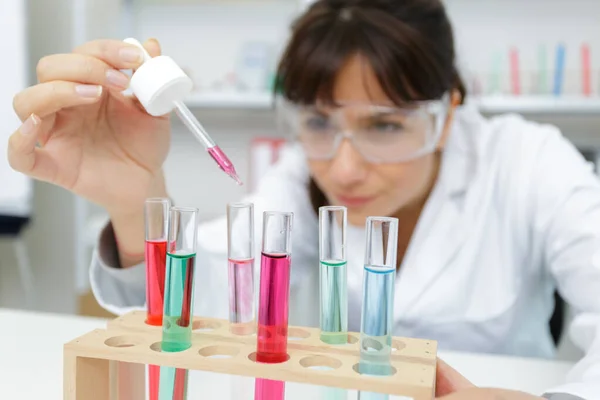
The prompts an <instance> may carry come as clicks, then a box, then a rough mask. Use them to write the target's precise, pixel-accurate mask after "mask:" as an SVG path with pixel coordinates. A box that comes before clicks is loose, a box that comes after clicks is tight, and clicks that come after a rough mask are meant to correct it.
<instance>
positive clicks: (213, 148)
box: [174, 101, 243, 185]
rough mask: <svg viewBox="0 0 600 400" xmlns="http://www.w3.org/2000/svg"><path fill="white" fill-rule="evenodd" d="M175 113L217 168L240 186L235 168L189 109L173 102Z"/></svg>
mask: <svg viewBox="0 0 600 400" xmlns="http://www.w3.org/2000/svg"><path fill="white" fill-rule="evenodd" d="M174 104H175V113H176V114H177V115H178V116H179V118H180V119H181V120H182V121H183V123H184V124H185V125H186V126H187V127H188V129H189V130H190V131H191V132H192V133H193V134H194V135H195V136H196V138H197V139H198V140H199V141H200V142H201V143H202V144H203V145H204V147H205V148H206V151H208V154H210V156H211V157H212V158H213V160H215V162H216V163H217V164H218V165H219V167H220V168H221V169H222V170H223V171H224V172H225V173H226V174H227V175H229V176H230V177H231V178H232V179H233V180H234V181H236V182H237V184H238V185H242V184H243V183H242V181H241V180H240V178H239V176H238V175H237V172H236V171H235V167H234V166H233V164H232V162H231V161H229V158H227V156H226V155H225V153H223V150H221V148H220V147H219V146H217V144H216V143H215V142H214V141H213V140H212V138H211V137H210V136H209V135H208V133H206V130H205V129H204V127H203V126H202V125H201V124H200V121H198V119H197V118H196V117H195V116H194V114H192V112H191V111H190V109H189V108H187V107H186V105H185V104H184V103H183V102H181V101H176V102H174Z"/></svg>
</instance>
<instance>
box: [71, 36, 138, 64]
mask: <svg viewBox="0 0 600 400" xmlns="http://www.w3.org/2000/svg"><path fill="white" fill-rule="evenodd" d="M73 52H74V53H76V54H85V55H88V56H92V57H95V58H97V59H100V60H102V61H104V62H105V63H107V64H108V65H110V66H111V67H113V68H115V69H135V68H137V67H139V66H140V65H141V63H142V61H143V60H144V55H143V53H142V50H141V49H139V48H138V47H137V46H135V45H133V44H129V43H125V42H123V41H121V40H112V39H110V40H109V39H102V40H93V41H91V42H87V43H85V44H83V45H81V46H79V47H77V48H76V49H75V50H74V51H73Z"/></svg>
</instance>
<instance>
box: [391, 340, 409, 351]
mask: <svg viewBox="0 0 600 400" xmlns="http://www.w3.org/2000/svg"><path fill="white" fill-rule="evenodd" d="M405 347H406V343H404V342H403V341H401V340H395V339H394V340H392V351H399V350H403V349H404V348H405Z"/></svg>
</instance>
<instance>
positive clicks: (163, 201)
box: [144, 197, 172, 242]
mask: <svg viewBox="0 0 600 400" xmlns="http://www.w3.org/2000/svg"><path fill="white" fill-rule="evenodd" d="M158 205H162V206H163V209H162V214H163V215H162V216H163V232H162V236H161V237H160V238H150V236H152V235H150V230H151V229H150V226H151V225H150V224H149V223H148V222H149V218H148V217H149V216H150V214H152V210H151V208H152V207H154V206H158ZM171 207H172V205H171V199H169V198H168V197H149V198H147V199H146V200H145V201H144V237H145V240H146V241H148V242H160V241H166V240H167V238H168V236H169V213H170V210H171Z"/></svg>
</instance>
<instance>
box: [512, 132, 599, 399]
mask: <svg viewBox="0 0 600 400" xmlns="http://www.w3.org/2000/svg"><path fill="white" fill-rule="evenodd" d="M522 133H523V134H529V133H530V132H522ZM534 133H535V132H534ZM543 133H544V135H546V136H545V137H544V138H543V139H542V145H541V146H539V148H537V149H536V151H535V153H534V154H532V155H531V157H532V161H531V164H529V165H528V167H529V168H527V167H524V168H523V170H522V171H521V172H522V173H523V174H525V175H527V176H528V177H529V178H528V179H527V185H528V187H529V189H528V208H527V213H528V215H529V216H530V221H531V223H532V225H531V226H532V229H533V231H532V234H533V236H534V237H536V239H535V241H536V242H537V243H538V244H539V246H540V248H541V249H542V251H543V253H544V257H543V261H544V263H545V266H546V268H547V270H548V271H549V272H550V273H551V274H552V276H553V277H554V278H555V280H556V283H557V286H558V290H559V292H560V294H561V296H562V297H563V298H564V299H565V300H566V301H567V302H568V303H569V304H570V305H571V307H572V308H573V310H574V312H575V319H574V321H573V322H572V324H571V326H570V334H571V337H572V339H573V341H574V342H575V343H576V344H577V345H578V346H579V347H580V348H581V349H582V350H584V351H585V356H584V357H583V359H581V360H580V361H579V362H578V363H577V364H576V366H575V368H574V369H573V370H572V371H571V373H570V374H569V376H568V383H566V384H565V385H563V386H561V387H559V388H555V389H551V390H550V389H549V391H548V392H549V393H548V395H547V397H548V398H552V399H554V398H557V399H562V398H569V397H560V396H558V394H557V395H556V397H551V394H552V393H566V394H571V395H573V396H579V397H580V398H583V399H598V398H600V180H599V179H598V177H597V176H596V175H595V174H594V172H593V169H592V168H591V166H590V165H589V164H588V163H587V162H586V161H585V159H584V158H583V157H582V156H581V154H580V153H579V152H578V151H577V150H576V149H575V148H574V147H573V146H572V145H571V144H570V143H569V142H567V140H566V139H564V138H563V137H562V136H561V135H560V133H559V132H558V131H557V130H555V129H551V128H546V129H544V130H543ZM528 169H529V170H528ZM523 182H524V181H523ZM563 396H565V395H563ZM571 398H577V397H571Z"/></svg>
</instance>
